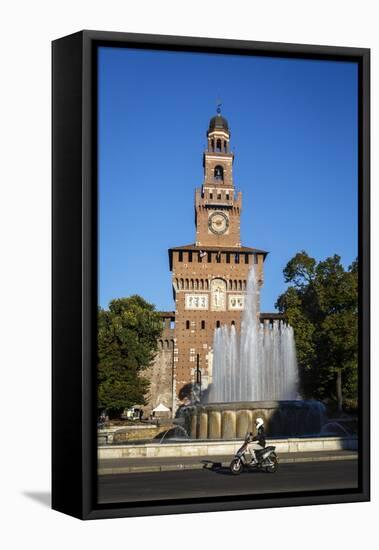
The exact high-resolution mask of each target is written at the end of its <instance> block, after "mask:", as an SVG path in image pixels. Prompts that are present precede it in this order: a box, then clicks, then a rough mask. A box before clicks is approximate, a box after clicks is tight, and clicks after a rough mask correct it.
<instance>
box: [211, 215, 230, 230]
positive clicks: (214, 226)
mask: <svg viewBox="0 0 379 550" xmlns="http://www.w3.org/2000/svg"><path fill="white" fill-rule="evenodd" d="M208 227H209V229H210V231H212V233H214V234H215V235H222V234H223V233H225V232H226V230H227V229H228V227H229V218H228V216H227V215H226V214H224V212H213V214H211V215H210V216H209V218H208Z"/></svg>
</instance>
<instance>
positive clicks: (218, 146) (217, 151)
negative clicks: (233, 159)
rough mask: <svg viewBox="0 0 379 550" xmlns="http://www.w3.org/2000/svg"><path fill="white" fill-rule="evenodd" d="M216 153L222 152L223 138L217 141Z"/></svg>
mask: <svg viewBox="0 0 379 550" xmlns="http://www.w3.org/2000/svg"><path fill="white" fill-rule="evenodd" d="M216 153H221V139H218V140H217V141H216Z"/></svg>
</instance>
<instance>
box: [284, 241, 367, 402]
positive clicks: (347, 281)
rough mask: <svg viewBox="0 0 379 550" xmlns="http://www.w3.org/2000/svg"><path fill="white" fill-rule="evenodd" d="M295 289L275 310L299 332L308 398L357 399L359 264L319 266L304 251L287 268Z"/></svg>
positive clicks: (299, 352) (323, 263) (302, 377)
mask: <svg viewBox="0 0 379 550" xmlns="http://www.w3.org/2000/svg"><path fill="white" fill-rule="evenodd" d="M283 273H284V278H285V281H286V282H287V283H289V284H290V286H289V287H288V288H287V290H286V292H284V293H283V294H282V295H281V296H279V298H278V301H277V303H276V307H277V308H278V309H279V311H280V312H282V313H284V314H285V316H286V318H287V320H288V322H289V323H290V324H291V325H292V326H293V328H294V332H295V341H296V350H297V358H298V363H299V369H300V380H301V391H302V394H303V395H304V397H307V398H310V397H314V398H317V399H326V400H327V399H329V400H330V399H331V400H334V401H335V402H336V403H337V405H338V408H339V409H341V408H342V404H343V400H344V399H351V400H356V399H357V382H358V374H357V373H358V264H357V261H355V262H353V264H352V265H351V266H349V268H348V269H347V270H345V269H344V267H343V266H342V264H341V258H340V257H339V256H338V255H334V256H333V257H330V258H326V260H325V261H321V262H319V263H317V262H316V260H315V259H314V258H311V257H310V256H308V254H307V253H306V252H304V251H302V252H300V253H298V254H296V255H295V256H294V257H293V258H292V259H291V260H290V261H289V262H288V264H287V265H286V267H285V269H284V271H283Z"/></svg>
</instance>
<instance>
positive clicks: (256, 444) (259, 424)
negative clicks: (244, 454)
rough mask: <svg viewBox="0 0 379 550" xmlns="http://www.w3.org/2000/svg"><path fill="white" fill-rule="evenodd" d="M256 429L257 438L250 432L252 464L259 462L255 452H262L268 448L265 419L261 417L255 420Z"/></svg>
mask: <svg viewBox="0 0 379 550" xmlns="http://www.w3.org/2000/svg"><path fill="white" fill-rule="evenodd" d="M255 428H256V430H257V434H256V435H255V436H253V432H250V445H249V451H250V453H251V458H252V462H258V460H257V456H256V454H255V451H258V450H262V449H264V448H265V447H266V436H265V430H264V420H263V418H260V417H259V418H257V419H256V420H255Z"/></svg>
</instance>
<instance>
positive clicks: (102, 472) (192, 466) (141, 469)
mask: <svg viewBox="0 0 379 550" xmlns="http://www.w3.org/2000/svg"><path fill="white" fill-rule="evenodd" d="M357 459H358V455H357V453H354V454H346V455H342V456H341V455H327V456H325V455H324V456H308V457H299V458H295V457H294V458H282V459H280V457H279V463H280V464H293V463H295V462H332V461H335V460H357ZM210 462H211V461H210ZM211 464H212V465H211V466H209V465H207V463H206V462H193V463H188V464H183V463H182V462H181V463H177V464H162V465H161V466H158V465H157V466H148V465H146V466H121V467H119V468H101V467H100V468H99V469H98V472H97V473H98V475H99V476H106V475H113V474H136V473H149V472H178V471H181V470H212V469H214V468H215V467H217V468H221V467H224V468H225V467H226V468H227V467H229V462H214V461H212V462H211Z"/></svg>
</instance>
